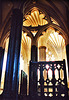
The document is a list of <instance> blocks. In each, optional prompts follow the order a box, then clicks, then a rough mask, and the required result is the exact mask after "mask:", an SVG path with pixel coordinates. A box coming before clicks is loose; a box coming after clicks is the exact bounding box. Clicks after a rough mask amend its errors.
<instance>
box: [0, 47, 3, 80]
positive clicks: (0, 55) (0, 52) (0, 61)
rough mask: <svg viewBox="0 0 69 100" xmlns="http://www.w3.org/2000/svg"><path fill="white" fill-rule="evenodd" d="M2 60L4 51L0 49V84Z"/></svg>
mask: <svg viewBox="0 0 69 100" xmlns="http://www.w3.org/2000/svg"><path fill="white" fill-rule="evenodd" d="M3 58H4V49H3V48H2V47H0V82H1V74H2V67H3Z"/></svg>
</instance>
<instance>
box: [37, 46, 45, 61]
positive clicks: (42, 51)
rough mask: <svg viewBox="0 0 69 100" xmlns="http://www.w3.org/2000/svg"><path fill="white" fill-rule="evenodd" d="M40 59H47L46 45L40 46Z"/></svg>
mask: <svg viewBox="0 0 69 100" xmlns="http://www.w3.org/2000/svg"><path fill="white" fill-rule="evenodd" d="M39 61H46V47H44V46H41V47H40V48H39Z"/></svg>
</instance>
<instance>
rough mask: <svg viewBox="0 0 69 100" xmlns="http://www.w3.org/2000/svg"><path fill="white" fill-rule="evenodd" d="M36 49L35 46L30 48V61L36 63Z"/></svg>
mask: <svg viewBox="0 0 69 100" xmlns="http://www.w3.org/2000/svg"><path fill="white" fill-rule="evenodd" d="M37 50H38V49H37V47H36V46H35V45H32V47H31V61H37V60H38V58H37V57H38V56H37V54H38V53H37Z"/></svg>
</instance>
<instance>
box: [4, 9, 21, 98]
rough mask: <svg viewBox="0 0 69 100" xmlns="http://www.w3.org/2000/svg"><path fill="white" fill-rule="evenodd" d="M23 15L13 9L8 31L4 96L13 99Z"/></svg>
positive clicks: (16, 80)
mask: <svg viewBox="0 0 69 100" xmlns="http://www.w3.org/2000/svg"><path fill="white" fill-rule="evenodd" d="M22 22H23V14H22V13H21V11H20V10H19V9H14V10H13V13H12V23H11V31H10V40H9V49H8V56H7V65H6V77H5V88H4V95H5V94H6V95H5V96H7V97H8V96H9V97H10V98H11V96H12V97H13V96H14V97H15V96H16V95H17V94H18V82H19V57H20V44H21V33H22Z"/></svg>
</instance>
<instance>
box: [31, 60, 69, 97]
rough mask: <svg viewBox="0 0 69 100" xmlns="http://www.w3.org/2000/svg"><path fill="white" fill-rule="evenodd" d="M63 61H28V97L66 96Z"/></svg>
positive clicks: (65, 77)
mask: <svg viewBox="0 0 69 100" xmlns="http://www.w3.org/2000/svg"><path fill="white" fill-rule="evenodd" d="M67 94H68V93H67V76H66V66H65V60H63V61H50V62H32V61H30V72H29V95H30V96H49V97H52V96H59V97H60V96H62V97H64V96H67Z"/></svg>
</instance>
